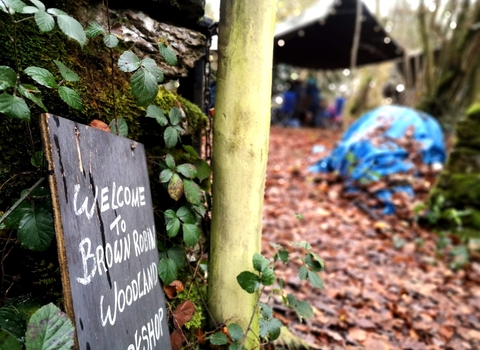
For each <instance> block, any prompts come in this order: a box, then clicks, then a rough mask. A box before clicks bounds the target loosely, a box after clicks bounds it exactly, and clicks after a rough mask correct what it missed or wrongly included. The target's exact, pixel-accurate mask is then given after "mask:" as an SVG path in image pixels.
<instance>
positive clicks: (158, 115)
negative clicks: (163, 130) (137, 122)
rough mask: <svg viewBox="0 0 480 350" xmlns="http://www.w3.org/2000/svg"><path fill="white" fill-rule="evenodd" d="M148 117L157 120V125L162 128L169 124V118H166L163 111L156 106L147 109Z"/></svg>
mask: <svg viewBox="0 0 480 350" xmlns="http://www.w3.org/2000/svg"><path fill="white" fill-rule="evenodd" d="M146 116H147V117H150V118H155V120H156V121H157V123H158V124H160V125H161V126H165V125H167V124H168V120H167V117H165V114H164V113H163V111H162V110H161V109H160V108H158V107H157V106H155V105H149V106H148V107H147V115H146Z"/></svg>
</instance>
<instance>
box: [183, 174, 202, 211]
mask: <svg viewBox="0 0 480 350" xmlns="http://www.w3.org/2000/svg"><path fill="white" fill-rule="evenodd" d="M183 185H184V189H185V197H186V198H187V201H188V202H189V203H192V204H195V205H198V204H200V201H201V198H202V190H201V189H200V187H199V186H198V185H197V184H196V183H195V182H193V181H192V180H188V179H184V180H183Z"/></svg>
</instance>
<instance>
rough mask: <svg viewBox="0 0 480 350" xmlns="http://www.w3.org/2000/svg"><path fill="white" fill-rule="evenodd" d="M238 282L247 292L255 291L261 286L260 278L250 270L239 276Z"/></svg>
mask: <svg viewBox="0 0 480 350" xmlns="http://www.w3.org/2000/svg"><path fill="white" fill-rule="evenodd" d="M237 282H238V284H239V285H240V287H242V289H243V290H244V291H246V292H247V293H250V294H252V293H254V292H256V291H257V290H258V289H259V288H260V278H259V277H258V276H257V275H255V274H254V273H252V272H250V271H243V272H241V273H240V274H239V275H238V276H237Z"/></svg>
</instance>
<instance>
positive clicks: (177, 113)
mask: <svg viewBox="0 0 480 350" xmlns="http://www.w3.org/2000/svg"><path fill="white" fill-rule="evenodd" d="M183 115H184V113H183V111H182V109H181V108H178V107H173V108H172V109H171V110H170V112H169V113H168V118H169V119H170V124H172V125H177V124H178V123H180V122H181V121H182V118H183Z"/></svg>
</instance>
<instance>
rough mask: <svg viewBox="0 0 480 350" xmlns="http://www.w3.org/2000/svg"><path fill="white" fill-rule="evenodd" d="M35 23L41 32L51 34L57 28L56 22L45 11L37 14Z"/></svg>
mask: <svg viewBox="0 0 480 350" xmlns="http://www.w3.org/2000/svg"><path fill="white" fill-rule="evenodd" d="M35 23H37V26H38V28H39V29H40V31H41V32H49V31H51V30H52V29H53V28H54V27H55V20H54V19H53V17H52V16H51V15H49V14H48V13H46V12H45V11H38V12H36V13H35Z"/></svg>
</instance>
